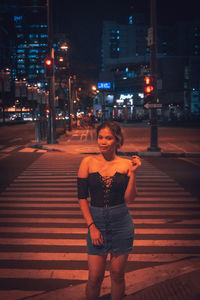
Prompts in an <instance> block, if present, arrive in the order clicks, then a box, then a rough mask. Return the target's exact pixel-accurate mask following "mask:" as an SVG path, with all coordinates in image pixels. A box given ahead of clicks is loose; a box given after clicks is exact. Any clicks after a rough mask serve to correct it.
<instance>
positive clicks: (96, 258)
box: [86, 255, 107, 300]
mask: <svg viewBox="0 0 200 300" xmlns="http://www.w3.org/2000/svg"><path fill="white" fill-rule="evenodd" d="M106 258H107V255H88V268H89V277H88V282H87V286H86V300H97V299H98V296H99V293H100V288H101V283H102V281H103V278H104V273H105V268H106Z"/></svg>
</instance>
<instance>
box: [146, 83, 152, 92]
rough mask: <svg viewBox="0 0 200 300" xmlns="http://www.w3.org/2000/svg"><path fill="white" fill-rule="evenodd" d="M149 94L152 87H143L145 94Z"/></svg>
mask: <svg viewBox="0 0 200 300" xmlns="http://www.w3.org/2000/svg"><path fill="white" fill-rule="evenodd" d="M151 92H153V86H152V85H148V86H146V87H145V93H146V94H150V93H151Z"/></svg>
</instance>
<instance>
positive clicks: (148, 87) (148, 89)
mask: <svg viewBox="0 0 200 300" xmlns="http://www.w3.org/2000/svg"><path fill="white" fill-rule="evenodd" d="M144 83H145V86H144V92H145V97H147V96H149V95H150V94H152V93H153V90H154V86H153V78H152V77H151V76H145V77H144Z"/></svg>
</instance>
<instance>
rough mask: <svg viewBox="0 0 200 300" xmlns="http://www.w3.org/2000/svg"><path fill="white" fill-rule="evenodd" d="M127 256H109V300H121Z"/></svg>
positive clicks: (123, 290)
mask: <svg viewBox="0 0 200 300" xmlns="http://www.w3.org/2000/svg"><path fill="white" fill-rule="evenodd" d="M127 259H128V254H123V255H111V259H110V276H111V300H121V299H123V297H124V292H125V279H124V273H125V266H126V262H127Z"/></svg>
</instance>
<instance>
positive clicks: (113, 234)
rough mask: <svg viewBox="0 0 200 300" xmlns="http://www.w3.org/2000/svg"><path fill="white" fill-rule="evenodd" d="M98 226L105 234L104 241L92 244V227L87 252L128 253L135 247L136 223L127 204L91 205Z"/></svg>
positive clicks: (103, 253)
mask: <svg viewBox="0 0 200 300" xmlns="http://www.w3.org/2000/svg"><path fill="white" fill-rule="evenodd" d="M90 212H91V215H92V218H93V220H94V223H95V225H96V227H97V228H98V229H99V231H100V232H101V234H102V235H103V240H104V243H103V244H102V245H100V246H96V245H93V244H92V241H91V237H90V229H89V230H88V235H87V253H88V254H90V255H106V254H108V253H112V254H126V253H130V252H131V251H132V249H133V239H134V225H133V221H132V217H131V215H130V212H129V210H128V207H127V206H126V204H120V205H116V206H111V207H95V206H90Z"/></svg>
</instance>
